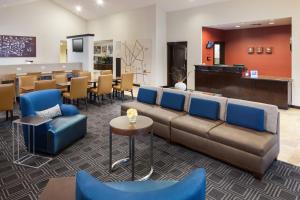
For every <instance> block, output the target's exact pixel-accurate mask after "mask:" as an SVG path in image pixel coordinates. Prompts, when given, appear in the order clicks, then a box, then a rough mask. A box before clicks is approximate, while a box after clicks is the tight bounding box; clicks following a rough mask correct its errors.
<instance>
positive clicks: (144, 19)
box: [87, 6, 166, 85]
mask: <svg viewBox="0 0 300 200" xmlns="http://www.w3.org/2000/svg"><path fill="white" fill-rule="evenodd" d="M157 17H159V18H160V19H163V17H165V18H164V20H165V21H166V16H164V15H163V14H158V15H157V9H156V6H148V7H145V8H140V9H135V10H131V11H127V12H122V13H118V14H114V15H109V16H106V17H102V18H100V19H97V20H92V21H89V22H88V27H87V29H88V31H87V32H89V33H93V34H95V41H99V40H113V41H114V49H116V48H115V42H116V41H130V40H136V39H151V40H152V71H151V75H150V80H151V82H152V84H155V85H162V84H163V83H164V74H163V73H161V68H163V66H160V67H159V65H161V63H163V62H164V60H165V59H161V58H158V57H157V52H158V51H159V52H162V51H163V50H162V49H159V50H158V43H157V37H159V38H160V41H161V42H163V43H166V41H162V40H165V37H166V32H165V31H164V30H162V31H161V29H160V30H159V31H157ZM163 25H165V24H163ZM163 25H160V27H163ZM165 29H166V28H165ZM159 48H162V46H161V45H160V46H159ZM157 50H158V51H157ZM114 52H115V51H114ZM162 54H163V53H162ZM115 58H116V57H115V56H114V71H115ZM157 58H158V60H157ZM157 70H159V71H157Z"/></svg>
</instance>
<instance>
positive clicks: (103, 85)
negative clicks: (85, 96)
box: [91, 74, 113, 103]
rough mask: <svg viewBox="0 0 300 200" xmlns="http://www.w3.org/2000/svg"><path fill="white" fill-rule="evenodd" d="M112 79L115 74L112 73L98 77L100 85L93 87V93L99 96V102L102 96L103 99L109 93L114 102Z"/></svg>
mask: <svg viewBox="0 0 300 200" xmlns="http://www.w3.org/2000/svg"><path fill="white" fill-rule="evenodd" d="M112 80H113V76H112V75H111V74H110V75H101V76H99V77H98V87H97V88H92V89H91V93H92V94H93V95H95V96H96V97H97V99H98V102H99V101H100V96H101V97H102V101H103V97H104V95H109V97H110V101H111V103H112Z"/></svg>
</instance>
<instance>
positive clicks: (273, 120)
mask: <svg viewBox="0 0 300 200" xmlns="http://www.w3.org/2000/svg"><path fill="white" fill-rule="evenodd" d="M228 103H232V104H238V105H243V106H250V107H255V108H260V109H263V110H264V111H265V129H266V131H268V132H271V133H274V134H276V133H277V131H279V130H277V129H278V126H279V124H278V122H279V120H278V117H279V111H278V107H277V106H274V105H270V104H264V103H257V102H252V101H245V100H240V99H228Z"/></svg>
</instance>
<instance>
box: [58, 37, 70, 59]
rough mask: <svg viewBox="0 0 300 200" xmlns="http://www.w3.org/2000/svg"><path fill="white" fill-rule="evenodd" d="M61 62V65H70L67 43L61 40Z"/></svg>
mask: <svg viewBox="0 0 300 200" xmlns="http://www.w3.org/2000/svg"><path fill="white" fill-rule="evenodd" d="M59 49H60V50H59V62H60V63H68V47H67V41H66V40H61V41H60V46H59Z"/></svg>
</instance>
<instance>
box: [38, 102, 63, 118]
mask: <svg viewBox="0 0 300 200" xmlns="http://www.w3.org/2000/svg"><path fill="white" fill-rule="evenodd" d="M36 115H37V116H39V117H42V118H46V119H53V118H55V117H59V116H61V115H62V113H61V110H60V106H59V105H58V104H57V105H56V106H53V107H51V108H48V109H46V110H41V111H36Z"/></svg>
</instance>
